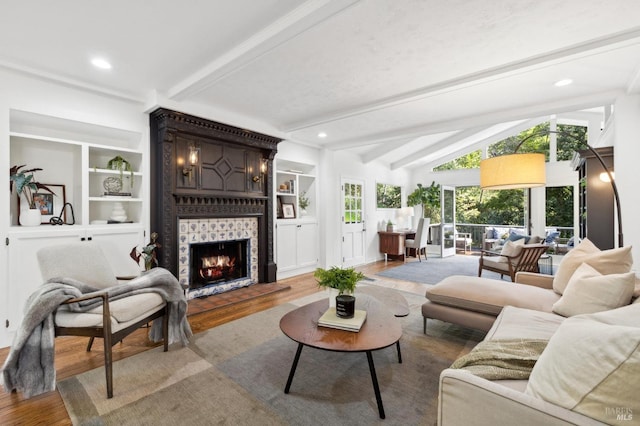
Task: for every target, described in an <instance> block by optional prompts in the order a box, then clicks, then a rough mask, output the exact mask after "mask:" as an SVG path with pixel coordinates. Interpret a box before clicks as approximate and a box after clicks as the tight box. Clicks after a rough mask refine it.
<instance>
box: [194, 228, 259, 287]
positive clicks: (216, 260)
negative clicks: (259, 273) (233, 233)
mask: <svg viewBox="0 0 640 426" xmlns="http://www.w3.org/2000/svg"><path fill="white" fill-rule="evenodd" d="M247 242H248V240H234V241H222V242H213V243H202V244H191V245H190V250H191V253H190V254H191V256H190V257H191V274H190V275H191V282H190V283H189V288H190V289H197V288H201V287H205V286H208V285H212V284H217V283H224V282H227V281H233V280H236V279H240V278H245V277H246V276H247Z"/></svg>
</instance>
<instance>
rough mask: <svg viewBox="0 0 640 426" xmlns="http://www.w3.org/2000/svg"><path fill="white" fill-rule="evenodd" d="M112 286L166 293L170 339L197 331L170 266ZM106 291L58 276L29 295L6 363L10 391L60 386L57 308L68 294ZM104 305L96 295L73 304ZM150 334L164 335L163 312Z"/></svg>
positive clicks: (121, 291)
mask: <svg viewBox="0 0 640 426" xmlns="http://www.w3.org/2000/svg"><path fill="white" fill-rule="evenodd" d="M106 290H107V293H108V294H109V300H110V301H112V300H118V299H122V298H124V297H128V296H133V295H135V294H142V293H149V292H154V293H158V294H160V295H161V296H162V298H163V299H164V300H165V301H166V302H167V304H169V305H170V311H169V344H173V343H177V342H179V343H181V344H182V345H183V346H186V345H187V344H188V343H189V339H190V338H191V336H192V335H193V333H192V332H191V327H190V326H189V322H188V320H187V300H186V298H185V296H184V292H183V291H182V288H181V287H180V284H179V283H178V280H177V279H176V278H175V277H174V276H173V275H172V274H171V273H170V272H169V271H167V270H166V269H163V268H154V269H152V270H151V271H149V272H147V273H144V274H143V275H141V276H140V277H137V278H135V279H133V280H131V281H129V282H126V283H123V284H120V285H118V286H115V287H111V288H109V289H106ZM103 291H104V290H100V289H97V288H95V287H92V286H89V285H87V284H85V283H82V282H80V281H77V280H74V279H71V278H54V279H51V280H49V281H47V282H46V283H45V284H43V285H42V286H40V287H39V288H38V290H36V291H35V292H34V293H33V294H32V295H31V296H30V297H29V298H28V300H27V303H26V305H25V315H24V318H23V320H22V323H21V324H20V327H19V328H18V330H17V331H16V334H15V336H14V338H13V343H12V345H11V350H10V352H9V356H8V357H7V359H6V361H5V363H4V366H3V367H2V385H3V387H4V389H5V391H7V392H11V391H13V390H18V391H21V392H22V393H23V394H24V397H25V398H30V397H32V396H35V395H39V394H41V393H44V392H49V391H52V390H54V389H55V383H56V372H55V366H54V355H55V346H54V341H55V330H54V320H53V313H54V312H55V311H56V309H58V307H60V305H61V304H62V303H64V302H66V301H67V300H70V299H73V298H76V297H80V296H83V295H87V294H91V293H93V292H103ZM100 305H102V300H101V299H92V300H88V301H83V302H79V303H72V304H69V305H67V306H69V309H71V310H72V311H74V312H86V311H89V310H91V309H94V308H96V307H98V306H100ZM149 338H150V340H152V341H154V342H158V341H160V340H162V338H163V337H162V318H158V319H157V320H154V322H153V325H152V327H151V329H150V331H149Z"/></svg>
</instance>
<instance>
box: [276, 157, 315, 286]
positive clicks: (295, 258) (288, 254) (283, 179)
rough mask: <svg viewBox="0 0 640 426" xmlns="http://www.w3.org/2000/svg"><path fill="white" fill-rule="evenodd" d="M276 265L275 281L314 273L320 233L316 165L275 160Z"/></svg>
mask: <svg viewBox="0 0 640 426" xmlns="http://www.w3.org/2000/svg"><path fill="white" fill-rule="evenodd" d="M275 176H276V178H275V193H276V197H277V199H278V200H277V201H278V202H277V209H278V211H277V217H278V220H277V222H276V264H277V265H278V274H277V276H278V279H282V278H287V277H290V276H293V275H298V274H302V273H306V272H310V271H313V270H314V269H315V268H316V267H317V265H318V253H319V248H318V247H319V232H318V218H317V212H318V209H317V199H318V197H317V188H316V176H315V166H314V165H311V164H304V163H299V162H294V161H287V160H277V161H276V173H275Z"/></svg>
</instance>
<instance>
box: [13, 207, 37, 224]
mask: <svg viewBox="0 0 640 426" xmlns="http://www.w3.org/2000/svg"><path fill="white" fill-rule="evenodd" d="M19 221H20V225H22V226H40V223H41V222H42V213H40V210H39V209H21V210H20V220H19Z"/></svg>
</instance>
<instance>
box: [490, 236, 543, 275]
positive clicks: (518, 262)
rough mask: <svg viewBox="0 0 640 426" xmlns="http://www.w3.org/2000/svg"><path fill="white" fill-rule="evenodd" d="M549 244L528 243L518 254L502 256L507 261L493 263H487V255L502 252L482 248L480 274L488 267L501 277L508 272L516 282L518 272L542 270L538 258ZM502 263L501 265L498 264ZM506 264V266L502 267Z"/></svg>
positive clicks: (494, 255) (537, 271) (493, 255)
mask: <svg viewBox="0 0 640 426" xmlns="http://www.w3.org/2000/svg"><path fill="white" fill-rule="evenodd" d="M548 249H549V246H546V245H544V244H526V245H525V246H524V247H522V250H521V251H520V253H519V254H518V255H517V256H502V257H505V258H506V259H507V261H506V262H500V263H497V262H492V263H493V264H495V266H494V265H492V264H487V263H486V262H485V256H487V257H496V256H501V254H500V253H496V252H492V251H489V250H482V252H481V253H480V261H479V265H478V276H479V277H480V276H482V270H483V269H486V270H487V271H492V272H497V273H498V274H500V278H502V277H503V276H504V275H505V274H508V275H509V277H510V278H511V281H513V282H515V280H516V273H517V272H536V273H539V272H540V266H539V265H538V260H540V256H542V255H543V254H545V253H546V252H547V250H548ZM497 265H500V266H497ZM502 265H504V267H501V266H502Z"/></svg>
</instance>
